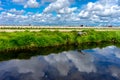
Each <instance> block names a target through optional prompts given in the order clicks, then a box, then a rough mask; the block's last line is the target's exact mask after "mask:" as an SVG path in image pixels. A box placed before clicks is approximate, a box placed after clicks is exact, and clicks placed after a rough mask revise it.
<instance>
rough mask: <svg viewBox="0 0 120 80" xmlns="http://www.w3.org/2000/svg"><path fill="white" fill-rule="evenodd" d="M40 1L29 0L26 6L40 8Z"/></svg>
mask: <svg viewBox="0 0 120 80" xmlns="http://www.w3.org/2000/svg"><path fill="white" fill-rule="evenodd" d="M38 7H39V3H38V2H37V1H36V0H28V1H27V3H26V4H25V5H24V8H38Z"/></svg>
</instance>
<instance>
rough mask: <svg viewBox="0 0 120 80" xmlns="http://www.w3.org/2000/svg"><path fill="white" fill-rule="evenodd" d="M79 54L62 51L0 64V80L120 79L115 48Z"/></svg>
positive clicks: (119, 67) (77, 52)
mask: <svg viewBox="0 0 120 80" xmlns="http://www.w3.org/2000/svg"><path fill="white" fill-rule="evenodd" d="M82 52H83V53H84V54H82V53H81V52H80V51H78V50H75V51H68V52H66V51H64V52H61V53H58V54H54V53H52V54H50V55H47V56H36V57H31V59H29V60H18V59H14V60H9V61H3V62H0V80H96V79H97V80H104V79H105V80H119V79H120V76H119V74H120V63H119V62H118V61H119V57H118V56H119V55H118V54H119V52H120V49H119V48H117V47H115V46H109V47H106V48H103V49H99V48H95V49H91V50H83V51H82ZM101 56H102V57H101ZM113 57H114V58H113ZM116 57H117V59H116ZM104 58H105V59H104ZM118 78H119V79H118Z"/></svg>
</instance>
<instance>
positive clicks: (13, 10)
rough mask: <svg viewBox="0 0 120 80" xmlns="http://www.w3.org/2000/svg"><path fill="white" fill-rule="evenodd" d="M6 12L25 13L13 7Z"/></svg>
mask: <svg viewBox="0 0 120 80" xmlns="http://www.w3.org/2000/svg"><path fill="white" fill-rule="evenodd" d="M8 12H10V13H13V14H23V13H25V11H24V10H16V9H15V8H13V9H10V10H9V11H8Z"/></svg>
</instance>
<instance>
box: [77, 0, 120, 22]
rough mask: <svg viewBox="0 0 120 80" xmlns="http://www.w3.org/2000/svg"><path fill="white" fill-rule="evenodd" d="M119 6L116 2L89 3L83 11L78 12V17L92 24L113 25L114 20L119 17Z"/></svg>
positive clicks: (101, 0) (104, 0)
mask: <svg viewBox="0 0 120 80" xmlns="http://www.w3.org/2000/svg"><path fill="white" fill-rule="evenodd" d="M119 13H120V6H119V5H118V0H114V1H113V0H99V1H97V2H94V3H93V2H89V3H88V4H87V5H86V6H85V7H84V9H83V10H81V11H80V13H79V17H80V18H82V19H90V20H91V21H93V22H107V23H113V22H114V19H116V18H118V17H120V15H119Z"/></svg>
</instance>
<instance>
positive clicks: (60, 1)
mask: <svg viewBox="0 0 120 80" xmlns="http://www.w3.org/2000/svg"><path fill="white" fill-rule="evenodd" d="M69 5H70V3H69V1H68V0H57V1H55V2H53V3H51V4H50V5H49V6H48V7H46V8H45V10H44V12H52V11H58V10H60V9H62V8H65V7H68V6H69Z"/></svg>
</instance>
